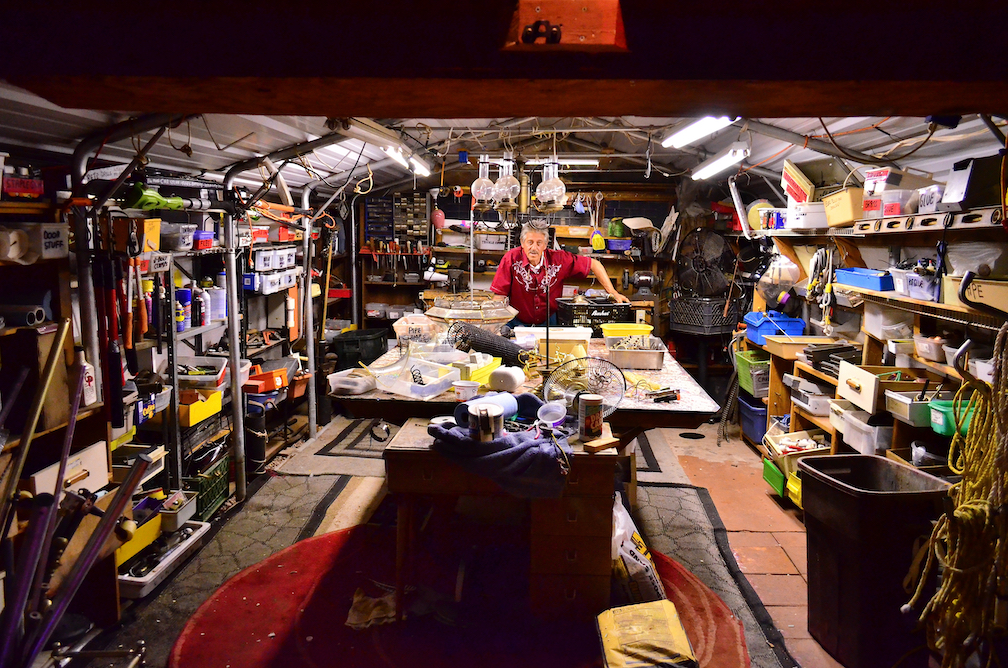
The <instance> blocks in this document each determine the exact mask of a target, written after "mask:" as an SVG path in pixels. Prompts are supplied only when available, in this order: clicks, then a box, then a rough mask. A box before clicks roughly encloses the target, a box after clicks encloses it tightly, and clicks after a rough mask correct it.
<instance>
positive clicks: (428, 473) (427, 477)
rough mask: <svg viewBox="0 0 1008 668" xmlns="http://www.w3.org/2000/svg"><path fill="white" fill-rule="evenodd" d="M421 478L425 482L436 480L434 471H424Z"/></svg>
mask: <svg viewBox="0 0 1008 668" xmlns="http://www.w3.org/2000/svg"><path fill="white" fill-rule="evenodd" d="M420 477H421V478H423V479H424V480H427V481H430V480H433V479H434V471H432V470H423V471H421V472H420Z"/></svg>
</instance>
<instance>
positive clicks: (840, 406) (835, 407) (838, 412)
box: [829, 399, 854, 435]
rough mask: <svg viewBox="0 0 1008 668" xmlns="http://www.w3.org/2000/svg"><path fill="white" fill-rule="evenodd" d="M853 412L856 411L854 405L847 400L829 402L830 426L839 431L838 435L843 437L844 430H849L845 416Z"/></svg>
mask: <svg viewBox="0 0 1008 668" xmlns="http://www.w3.org/2000/svg"><path fill="white" fill-rule="evenodd" d="M852 410H854V404H853V403H852V402H850V401H847V400H846V399H830V400H829V423H830V426H832V427H833V428H834V429H836V430H837V433H838V434H841V435H843V433H844V430H846V429H847V422H846V421H845V420H844V414H845V413H846V412H847V411H852Z"/></svg>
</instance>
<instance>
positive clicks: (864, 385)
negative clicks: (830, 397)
mask: <svg viewBox="0 0 1008 668" xmlns="http://www.w3.org/2000/svg"><path fill="white" fill-rule="evenodd" d="M896 373H898V374H899V380H884V379H883V378H880V377H879V376H880V375H883V377H888V376H889V375H892V374H896ZM923 378H924V377H923V376H921V375H919V372H917V371H914V370H911V369H898V368H896V367H891V366H863V367H862V366H855V365H853V364H851V363H850V362H840V377H839V380H838V382H837V398H839V399H847V400H848V401H850V402H852V403H853V404H854V405H855V406H857V407H858V408H860V409H862V410H865V411H868V412H869V413H873V414H874V413H878V412H879V411H881V410H882V408H883V406H884V401H885V391H886V390H894V391H910V390H913V389H917V390H918V391H919V390H920V388H921V387H923V385H922V384H921V383H922V381H923ZM918 381H921V382H918Z"/></svg>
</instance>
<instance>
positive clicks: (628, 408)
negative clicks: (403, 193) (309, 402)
mask: <svg viewBox="0 0 1008 668" xmlns="http://www.w3.org/2000/svg"><path fill="white" fill-rule="evenodd" d="M399 354H400V353H399V351H398V350H397V349H393V350H390V351H389V352H388V353H386V354H385V355H383V356H382V357H380V358H378V359H377V360H376V361H375V362H374V365H375V366H379V367H381V366H387V365H389V364H392V363H393V362H395V361H396V360H398V359H399ZM588 354H589V356H591V357H600V358H603V359H607V358H608V354H607V353H606V347H605V342H604V341H603V340H602V339H592V340H591V342H590V344H589V347H588ZM627 371H630V372H633V373H635V374H637V375H639V376H641V377H643V378H647V379H648V380H651V381H653V382H655V383H658V384H659V385H661V386H662V387H671V388H675V389H678V390H679V392H680V398H679V400H678V401H669V402H659V403H656V402H654V401H652V400H651V399H649V398H647V397H645V396H644V393H643V392H639V393H638V392H634V391H633V390H632V389H631V390H629V391H628V392H627V394H626V395H625V396H624V397H623V400H622V401H621V402H620V404H619V406H618V407H617V408H616V411H615V412H614V413H613V414H612V415H610V416H609V417H608V418H607V421H608V422H609V424H610V426H611V427H612V431H613V434H614V435H615V436H617V437H619V438H620V440H621V442H622V443H623V444H626V443H629V442H630V441H632V440H633V439H634V438H636V437H637V436H638V435H639V434H641V433H642V432H644V431H647V430H648V429H655V428H659V427H675V428H685V429H695V428H696V427H698V426H700V425H701V424H703V423H704V422H706V421H707V420H709V419H710V418H711V416H713V415H714V414H715V413H717V412H718V410H720V406H719V405H718V403H717V402H716V401H714V400H713V399H711V397H710V396H709V395H708V394H707V392H706V391H704V389H703V388H702V387H700V385H699V384H698V383H697V382H696V381H695V380H694V379H693V377H692V376H690V375H689V374H688V373H686V370H685V369H683V368H682V366H680V364H679V363H678V362H677V361H676V360H675V359H673V358H672V356H671V355H670V354H669V353H668V352H667V351H666V352H665V362H664V365H663V366H662V368H661V369H658V370H654V371H648V370H643V369H627ZM541 382H542V379H541V378H539V377H538V376H536V377H535V378H533V379H531V380H527V381H526V382H525V385H524V386H523V387H522V389H521V390H520V392H531V391H532V390H534V389H535V388H536V386H538V385H539V384H540V383H541ZM330 397H331V399H332V401H333V403H334V405H335V404H339V405H340V406H342V407H343V409H344V410H346V411H347V412H349V413H350V414H351V415H352V416H353V417H358V418H372V417H384V418H391V419H394V420H396V421H398V420H399V419H405V418H412V417H417V418H428V419H429V418H432V417H435V416H438V415H451V414H452V413H453V412H454V410H455V403H456V402H455V394H454V391H452V390H449V391H447V392H443V393H442V394H440V395H438V396H436V397H434V398H433V399H430V400H428V401H423V400H421V399H414V398H410V397H404V396H400V395H397V394H390V393H388V392H385V391H383V390H372V391H370V392H366V393H364V394H358V395H350V396H348V395H330ZM334 407H335V406H334Z"/></svg>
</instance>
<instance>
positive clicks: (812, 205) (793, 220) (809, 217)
mask: <svg viewBox="0 0 1008 668" xmlns="http://www.w3.org/2000/svg"><path fill="white" fill-rule="evenodd" d="M827 227H829V222H828V221H827V220H826V205H825V204H823V203H822V202H802V203H800V204H795V205H794V206H793V207H788V213H787V218H786V219H785V222H784V228H785V229H789V230H819V229H826V228H827Z"/></svg>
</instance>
